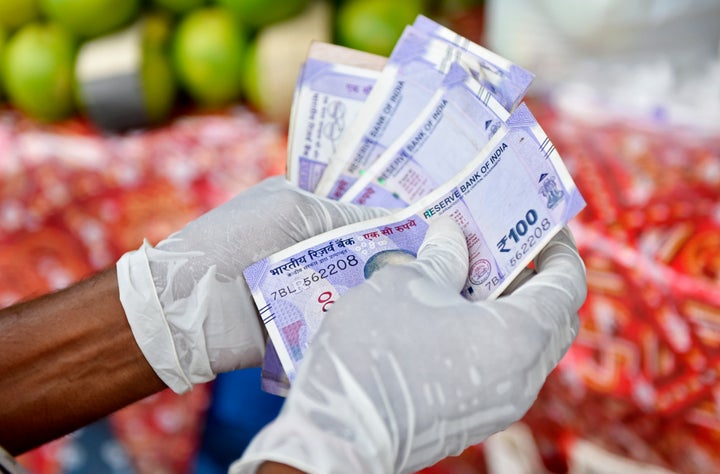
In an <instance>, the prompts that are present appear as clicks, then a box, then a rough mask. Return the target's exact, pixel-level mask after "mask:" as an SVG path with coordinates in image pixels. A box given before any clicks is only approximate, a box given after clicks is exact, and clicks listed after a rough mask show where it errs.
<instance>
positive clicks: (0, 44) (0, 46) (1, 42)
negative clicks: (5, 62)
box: [0, 26, 7, 99]
mask: <svg viewBox="0 0 720 474" xmlns="http://www.w3.org/2000/svg"><path fill="white" fill-rule="evenodd" d="M6 38H7V34H6V33H5V29H4V28H3V27H2V26H0V60H1V59H2V57H3V52H4V50H5V40H6ZM3 87H4V86H3V74H2V61H0V99H2V98H3Z"/></svg>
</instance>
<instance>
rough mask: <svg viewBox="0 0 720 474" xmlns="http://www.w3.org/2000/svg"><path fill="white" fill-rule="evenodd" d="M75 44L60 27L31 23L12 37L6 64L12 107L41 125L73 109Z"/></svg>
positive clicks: (4, 64) (61, 116)
mask: <svg viewBox="0 0 720 474" xmlns="http://www.w3.org/2000/svg"><path fill="white" fill-rule="evenodd" d="M74 60H75V41H74V39H73V37H72V36H71V35H70V34H69V33H68V32H67V31H66V30H65V29H64V28H62V27H61V26H60V25H56V24H52V23H29V24H27V25H25V26H23V27H22V28H21V29H20V30H18V31H17V33H15V35H13V37H12V38H11V39H10V41H9V42H8V44H7V46H6V50H5V57H4V61H3V71H4V76H5V87H6V92H7V96H8V98H9V100H10V103H11V104H13V105H14V106H15V107H17V108H18V109H20V110H21V111H23V112H25V113H27V114H28V115H30V116H32V117H34V118H36V119H38V120H42V121H48V122H49V121H55V120H60V119H63V118H65V117H68V116H69V115H71V114H72V113H73V111H74V109H73V67H74Z"/></svg>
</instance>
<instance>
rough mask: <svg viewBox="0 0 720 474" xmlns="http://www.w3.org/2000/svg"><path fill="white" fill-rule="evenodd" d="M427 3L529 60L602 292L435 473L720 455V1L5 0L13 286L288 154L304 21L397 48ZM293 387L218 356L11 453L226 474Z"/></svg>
mask: <svg viewBox="0 0 720 474" xmlns="http://www.w3.org/2000/svg"><path fill="white" fill-rule="evenodd" d="M417 14H424V15H426V16H429V17H430V18H432V19H434V20H436V21H438V22H440V23H443V24H445V25H446V26H448V27H450V28H452V29H453V30H455V31H456V32H458V33H459V34H461V35H463V36H465V37H467V38H468V39H470V40H472V41H475V42H477V43H479V44H481V45H483V46H485V47H487V48H488V49H490V50H492V51H494V52H496V53H498V54H500V55H502V56H504V57H506V58H508V59H510V60H512V61H515V62H516V63H518V64H520V65H521V66H523V67H525V68H527V69H529V70H530V71H532V72H533V73H534V74H535V75H536V78H535V81H534V83H533V85H532V87H531V89H530V92H529V94H528V97H527V103H528V105H529V106H530V108H531V110H532V111H533V113H535V115H536V116H537V118H538V120H539V121H540V123H541V125H542V126H543V128H544V129H545V131H546V132H547V134H548V136H549V137H550V139H551V140H552V141H553V143H554V144H555V147H556V148H557V149H558V150H559V151H560V154H561V155H562V156H563V159H564V160H565V162H566V164H567V166H568V169H569V170H570V172H571V174H572V175H573V178H574V179H575V181H576V183H577V184H578V187H579V188H580V190H581V192H582V193H583V195H584V197H585V199H586V200H587V201H588V207H587V208H586V209H585V210H584V211H583V212H582V213H581V214H580V216H579V217H578V218H577V219H575V221H574V222H573V223H572V228H573V231H574V233H575V235H576V238H577V240H578V246H579V248H580V251H581V253H582V255H583V257H584V259H585V261H586V264H587V269H588V284H589V290H590V291H589V296H588V300H587V302H586V304H585V306H584V307H583V308H582V310H581V314H580V317H581V322H582V328H581V331H580V334H579V335H578V339H577V341H576V343H575V344H574V345H573V347H572V348H571V350H570V352H569V353H568V355H567V356H566V357H565V358H564V359H563V361H562V362H561V364H560V366H559V367H558V368H557V369H556V370H555V372H553V374H552V375H551V377H550V378H549V380H548V383H547V384H546V387H545V389H544V390H543V392H542V393H541V394H540V397H539V399H538V401H537V402H536V404H535V405H534V406H533V407H532V408H531V410H530V411H529V412H528V414H527V416H526V417H525V418H524V419H523V420H522V421H521V422H520V423H518V424H516V425H513V426H512V427H511V428H510V429H508V430H507V431H505V432H503V433H500V434H498V435H496V436H493V437H492V438H490V439H489V440H488V441H486V442H485V443H483V444H481V445H478V446H473V447H471V448H469V449H468V450H466V451H465V452H464V453H462V454H461V455H460V456H456V457H451V458H448V459H446V460H443V461H441V462H440V463H438V464H437V465H436V466H433V467H430V468H427V469H426V470H424V471H423V473H424V474H455V473H462V474H470V473H498V474H505V473H557V474H564V473H574V474H580V473H585V474H587V473H591V472H592V473H596V474H600V473H602V474H604V473H668V472H677V473H707V472H720V454H719V453H720V384H719V383H718V380H719V379H718V377H719V376H720V286H719V284H720V56H719V54H718V49H719V46H720V2H718V1H717V0H693V1H691V0H688V1H682V2H681V1H676V0H664V1H663V0H631V1H620V0H593V1H591V2H577V1H573V0H444V1H441V0H437V1H431V0H394V1H392V2H390V1H384V0H262V1H261V0H123V1H121V2H117V1H111V0H1V1H0V305H1V306H7V305H10V304H13V303H15V302H18V301H20V300H23V299H26V298H30V297H33V296H37V295H40V294H43V293H46V292H49V291H53V290H56V289H60V288H63V287H65V286H67V285H70V284H71V283H73V282H75V281H77V280H79V279H81V278H84V277H86V276H89V275H91V274H93V273H94V272H96V271H98V270H101V269H103V268H106V267H108V266H111V265H113V264H114V263H115V261H116V260H117V259H118V258H119V257H120V255H122V254H123V253H124V252H126V251H128V250H131V249H135V248H137V247H138V246H139V245H140V243H141V242H142V239H143V238H147V239H148V240H150V241H151V242H156V241H158V240H160V239H162V238H163V237H165V236H167V235H168V234H169V233H171V232H172V231H174V230H176V229H178V228H180V227H181V226H182V225H184V224H185V223H186V222H188V221H190V220H191V219H193V218H195V217H197V216H198V215H200V214H201V213H203V212H205V211H206V210H208V209H210V208H212V207H214V206H216V205H218V204H220V203H222V202H224V201H225V200H227V199H229V198H230V197H231V196H233V195H234V194H236V193H237V192H239V191H242V190H243V189H246V188H247V187H249V186H252V185H253V184H255V183H257V182H258V181H260V180H262V179H263V178H264V177H266V176H269V175H275V174H282V173H284V172H285V151H286V145H287V130H288V119H289V116H290V106H291V103H292V95H293V89H294V86H295V81H296V79H297V74H298V72H299V70H300V66H301V64H302V62H303V61H304V59H305V56H306V53H307V49H308V46H309V44H310V42H311V41H313V40H320V41H326V42H332V43H336V44H341V45H344V46H348V47H351V48H354V49H359V50H363V51H368V52H372V53H375V54H379V55H382V56H387V55H389V54H390V53H391V51H392V48H393V46H394V44H395V42H396V40H397V39H398V38H399V36H400V34H401V32H402V30H403V28H404V27H405V25H407V24H410V23H412V22H413V21H414V19H415V17H416V15H417ZM282 400H283V399H282V398H280V397H276V396H273V395H269V394H267V393H265V392H262V391H261V390H260V375H259V371H253V370H247V371H239V372H233V373H229V374H223V375H221V376H220V377H218V379H217V380H216V381H214V382H213V383H210V384H207V385H205V386H200V387H198V388H196V389H195V390H193V391H192V392H190V393H188V394H186V395H183V396H179V395H176V394H174V393H172V392H170V391H169V390H167V391H164V392H161V393H159V394H156V395H154V396H152V397H149V398H147V399H145V400H143V401H141V402H138V403H136V404H134V405H131V406H129V407H127V408H125V409H123V410H121V411H119V412H117V413H116V414H114V415H112V416H110V417H108V418H107V419H104V420H101V421H99V422H97V423H96V424H94V425H91V426H89V427H87V428H84V429H82V430H79V431H78V432H76V433H73V434H71V435H69V436H67V437H65V438H62V439H60V440H57V441H54V442H52V443H49V444H47V445H45V446H42V447H40V448H38V449H36V450H34V451H31V452H29V453H26V454H24V455H23V456H21V457H20V460H21V462H22V464H23V465H25V466H26V467H27V468H28V470H29V471H30V472H31V473H32V474H46V473H48V474H49V473H53V474H64V473H100V472H102V473H113V472H118V473H120V472H122V473H152V474H156V473H191V472H193V473H216V472H218V473H219V472H225V471H226V469H227V466H228V464H229V463H230V462H232V461H233V460H234V459H236V458H238V457H239V456H240V455H241V454H242V451H243V450H244V448H245V446H246V445H247V442H248V441H249V439H250V438H252V436H253V435H254V434H255V433H256V432H257V431H258V430H259V429H260V428H261V427H262V426H264V424H266V423H267V422H269V421H270V420H272V418H273V417H274V416H275V415H276V414H277V412H278V410H279V408H280V406H281V404H282Z"/></svg>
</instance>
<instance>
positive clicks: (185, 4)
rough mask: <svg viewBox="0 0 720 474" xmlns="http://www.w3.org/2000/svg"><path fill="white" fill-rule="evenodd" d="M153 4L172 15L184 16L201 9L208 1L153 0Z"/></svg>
mask: <svg viewBox="0 0 720 474" xmlns="http://www.w3.org/2000/svg"><path fill="white" fill-rule="evenodd" d="M152 3H153V4H154V5H155V6H156V7H160V8H164V9H165V10H168V11H170V12H172V13H177V14H183V13H187V12H189V11H191V10H194V9H196V8H200V7H202V6H204V5H205V4H206V3H207V2H206V0H152Z"/></svg>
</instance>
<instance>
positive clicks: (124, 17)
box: [40, 0, 141, 38]
mask: <svg viewBox="0 0 720 474" xmlns="http://www.w3.org/2000/svg"><path fill="white" fill-rule="evenodd" d="M140 2H141V0H40V6H41V8H42V10H43V12H45V14H46V15H47V16H48V17H49V18H50V19H52V20H54V21H57V22H58V23H60V24H61V25H63V26H64V27H65V28H67V29H68V30H69V31H70V32H71V33H73V34H75V35H77V36H79V37H81V38H94V37H96V36H100V35H103V34H105V33H109V32H111V31H114V30H117V29H119V28H121V27H123V26H125V25H128V24H129V23H131V22H132V21H133V20H134V19H135V18H137V16H138V14H139V11H140Z"/></svg>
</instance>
